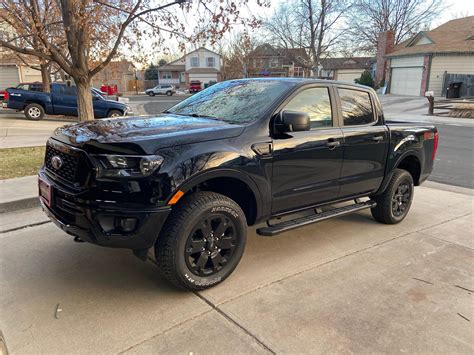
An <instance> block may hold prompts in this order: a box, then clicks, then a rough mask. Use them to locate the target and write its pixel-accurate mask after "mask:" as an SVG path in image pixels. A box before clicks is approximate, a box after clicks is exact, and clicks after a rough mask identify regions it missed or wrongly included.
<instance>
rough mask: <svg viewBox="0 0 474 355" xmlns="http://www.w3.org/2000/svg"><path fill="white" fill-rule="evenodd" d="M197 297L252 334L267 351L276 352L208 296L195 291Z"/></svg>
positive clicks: (249, 334) (248, 333)
mask: <svg viewBox="0 0 474 355" xmlns="http://www.w3.org/2000/svg"><path fill="white" fill-rule="evenodd" d="M193 293H194V294H195V295H196V296H197V297H199V298H200V299H201V300H203V301H204V302H205V303H206V304H208V305H209V306H210V307H211V308H212V309H214V310H215V311H216V312H217V313H218V314H220V315H221V316H222V317H224V318H225V319H226V320H228V321H229V322H231V323H232V324H234V325H235V326H236V327H237V328H239V329H240V330H242V331H243V332H244V333H245V334H247V335H248V336H250V337H251V338H252V339H253V340H255V342H257V344H259V345H260V346H261V347H262V348H264V349H265V350H266V351H268V352H269V353H271V354H276V352H275V351H274V350H272V349H271V348H270V346H268V345H267V344H265V343H264V342H263V341H262V340H261V339H259V338H258V337H257V336H256V335H255V334H253V333H252V332H251V331H250V330H248V329H247V328H245V327H244V326H243V325H241V324H240V323H239V322H237V321H236V320H235V319H233V318H232V317H231V316H229V315H228V314H227V313H225V312H224V311H223V310H222V309H220V308H219V307H218V306H216V305H215V304H214V303H212V302H211V301H209V300H208V299H207V298H206V297H204V296H203V295H201V294H199V293H198V292H193Z"/></svg>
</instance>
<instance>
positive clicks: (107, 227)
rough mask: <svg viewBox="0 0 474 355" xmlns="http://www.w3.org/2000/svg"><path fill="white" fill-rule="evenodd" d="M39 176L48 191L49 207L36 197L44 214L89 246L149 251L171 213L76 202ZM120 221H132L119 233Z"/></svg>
mask: <svg viewBox="0 0 474 355" xmlns="http://www.w3.org/2000/svg"><path fill="white" fill-rule="evenodd" d="M40 176H41V178H42V179H43V180H46V181H47V182H48V183H50V184H51V188H52V199H51V201H52V202H51V206H47V205H46V203H45V202H44V201H43V200H42V199H41V198H40V201H41V205H42V207H43V211H44V212H45V213H46V215H47V216H48V217H49V218H50V219H51V221H52V222H54V223H55V224H56V225H57V226H58V227H59V228H60V229H62V230H63V231H64V232H66V233H67V234H69V235H72V236H74V237H79V238H80V239H82V240H84V241H86V242H89V243H92V244H97V245H100V246H105V247H112V248H126V249H148V248H151V247H152V246H153V245H154V244H155V241H156V239H157V238H158V235H159V233H160V231H161V229H162V227H163V225H164V223H165V221H166V219H167V218H168V215H169V213H170V212H171V208H170V207H169V206H163V207H157V208H153V209H146V210H137V209H122V208H120V206H114V208H103V207H99V206H92V205H90V204H89V203H88V202H87V201H84V203H77V202H76V198H75V196H74V194H68V193H67V192H65V191H64V190H63V189H59V187H58V186H57V185H56V184H55V183H54V181H52V180H51V179H49V178H48V177H47V176H46V174H45V173H44V172H43V171H40ZM123 220H129V221H133V223H132V226H133V227H132V228H130V229H129V230H128V231H124V230H122V226H120V221H123ZM117 222H119V223H117Z"/></svg>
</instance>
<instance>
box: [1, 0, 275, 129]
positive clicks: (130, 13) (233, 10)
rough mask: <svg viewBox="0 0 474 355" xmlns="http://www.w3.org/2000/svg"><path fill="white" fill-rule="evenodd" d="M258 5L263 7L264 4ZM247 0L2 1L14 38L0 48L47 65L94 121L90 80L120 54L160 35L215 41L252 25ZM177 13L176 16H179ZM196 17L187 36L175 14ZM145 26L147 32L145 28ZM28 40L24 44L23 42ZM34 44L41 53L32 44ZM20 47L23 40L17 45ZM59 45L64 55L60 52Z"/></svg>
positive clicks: (182, 41) (253, 20) (82, 115)
mask: <svg viewBox="0 0 474 355" xmlns="http://www.w3.org/2000/svg"><path fill="white" fill-rule="evenodd" d="M256 1H257V5H260V6H268V4H267V3H265V2H264V1H263V0H256ZM247 2H248V0H238V1H232V0H215V1H214V0H195V1H187V0H3V1H2V2H1V3H0V9H3V10H4V11H3V12H1V13H0V21H3V22H6V23H8V24H9V25H10V26H12V27H13V28H14V30H15V32H16V35H17V38H18V39H21V40H22V41H26V43H28V45H21V44H18V43H15V41H5V40H2V39H0V45H1V46H4V47H6V48H9V49H11V50H13V51H15V52H17V53H20V54H24V55H31V56H35V57H38V58H40V59H42V60H46V61H52V62H55V63H57V65H58V66H59V67H60V68H61V69H62V70H63V71H64V72H65V73H66V74H68V75H70V76H71V77H72V78H73V79H74V82H75V84H76V86H77V92H78V95H77V102H78V111H79V118H80V120H88V119H93V118H94V112H93V106H92V94H91V79H92V77H93V76H94V75H96V74H97V73H99V72H100V71H101V70H102V69H104V67H105V66H107V65H108V64H109V63H110V61H111V60H112V59H114V58H116V57H117V56H118V55H119V54H120V48H121V47H128V48H131V47H133V46H135V45H136V44H137V43H139V42H140V40H142V39H143V38H144V37H145V36H148V37H149V38H150V39H154V40H155V44H161V43H163V41H164V38H165V36H169V37H171V38H175V39H177V40H178V41H180V45H181V47H182V48H184V46H185V44H186V43H189V42H192V41H203V40H205V39H209V40H210V41H211V43H212V41H214V40H215V39H216V38H220V37H221V36H222V34H223V33H224V32H226V31H228V30H229V29H230V27H231V25H232V24H233V23H235V22H237V21H239V22H240V23H245V24H247V25H249V26H253V25H254V24H256V23H257V22H258V21H257V19H256V18H255V17H254V16H249V17H245V18H244V17H242V16H241V14H240V11H239V8H238V6H239V5H245V4H247ZM180 11H181V12H180ZM189 12H192V13H193V14H198V17H199V18H196V19H195V20H196V23H198V25H197V26H196V27H195V28H194V29H193V30H194V32H193V33H192V34H189V35H187V34H186V33H187V31H186V29H187V28H186V26H185V23H184V21H183V17H182V16H179V14H180V13H183V14H185V13H189ZM144 26H147V29H144ZM28 40H29V41H28ZM34 40H38V41H39V45H40V46H41V49H40V50H38V48H37V47H35V46H34V45H32V44H31V43H32V42H33V41H34ZM22 43H25V42H22ZM60 45H62V46H63V47H64V48H66V51H63V50H61V48H62V47H61V46H60Z"/></svg>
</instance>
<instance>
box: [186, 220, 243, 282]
mask: <svg viewBox="0 0 474 355" xmlns="http://www.w3.org/2000/svg"><path fill="white" fill-rule="evenodd" d="M237 242H238V239H237V235H236V230H235V226H234V223H233V222H232V220H230V218H228V217H227V216H225V215H223V214H212V215H209V216H206V217H205V218H204V219H203V220H202V221H200V222H199V223H198V225H197V226H196V227H195V228H194V229H193V231H192V232H191V235H190V236H189V237H188V241H187V243H186V249H185V257H186V264H187V265H188V267H189V270H190V271H191V272H192V273H193V274H195V275H198V276H210V275H212V274H215V273H216V272H218V271H220V270H221V269H222V268H223V267H225V265H226V264H227V263H228V262H229V260H230V259H231V258H232V255H233V253H234V250H235V247H236V245H237Z"/></svg>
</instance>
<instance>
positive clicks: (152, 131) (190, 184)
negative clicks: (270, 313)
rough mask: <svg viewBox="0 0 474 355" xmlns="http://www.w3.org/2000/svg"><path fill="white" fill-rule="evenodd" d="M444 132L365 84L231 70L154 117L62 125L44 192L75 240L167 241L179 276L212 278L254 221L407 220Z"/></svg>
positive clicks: (167, 261) (52, 143) (175, 279)
mask: <svg viewBox="0 0 474 355" xmlns="http://www.w3.org/2000/svg"><path fill="white" fill-rule="evenodd" d="M437 145H438V132H437V129H436V128H435V127H434V126H431V125H412V124H408V123H387V122H386V121H385V119H384V116H383V113H382V108H381V106H380V103H379V100H378V98H377V95H376V93H375V92H374V91H373V90H372V89H370V88H368V87H365V86H359V85H351V84H345V83H339V82H335V81H326V80H308V79H293V78H287V79H283V78H262V79H241V80H231V81H225V82H221V83H218V84H216V85H213V86H211V87H210V88H208V89H206V90H203V91H202V92H199V93H198V94H196V95H194V96H191V97H189V98H187V99H186V100H184V101H182V102H180V103H178V104H176V105H175V106H173V107H172V108H170V109H168V110H167V111H165V112H163V113H162V114H159V115H157V116H154V117H131V118H115V119H105V120H97V121H89V122H81V123H78V124H74V125H70V126H65V127H61V128H58V129H57V130H56V131H55V132H54V134H53V136H52V137H51V138H50V139H49V140H48V143H47V147H46V157H45V162H44V166H43V167H42V168H41V170H40V171H39V193H40V200H41V203H42V206H43V209H44V211H45V212H46V214H47V215H48V216H49V218H50V219H51V220H52V221H53V222H54V223H56V224H57V225H58V226H59V228H61V229H62V230H63V231H64V232H66V233H67V234H70V235H71V236H73V237H74V239H75V240H76V241H84V242H89V243H93V244H97V245H100V246H105V247H114V248H128V249H131V250H133V252H134V254H135V255H136V256H138V257H140V258H142V259H143V260H146V258H147V255H148V251H149V249H154V254H155V258H156V262H157V265H158V267H159V271H160V272H161V273H162V274H163V275H164V276H165V277H166V278H167V279H168V280H169V281H171V282H172V283H173V284H175V285H176V286H178V287H181V288H185V289H189V290H202V289H205V288H208V287H211V286H214V285H216V284H218V283H220V282H222V281H223V280H225V279H226V278H227V277H228V276H229V275H230V274H231V273H232V272H233V270H234V269H235V268H236V267H237V264H238V263H239V261H240V259H241V257H242V254H243V252H244V248H245V242H246V235H247V227H248V226H252V225H259V228H258V229H257V234H259V235H261V236H268V237H271V236H274V235H277V234H279V233H282V232H287V231H291V230H293V229H295V228H300V227H303V226H305V225H308V224H311V223H315V222H319V221H322V220H325V219H328V218H333V217H337V216H342V215H345V214H348V213H354V212H357V211H361V210H364V209H370V210H371V212H372V216H373V217H374V218H375V219H376V220H377V221H379V222H381V223H386V224H394V223H399V222H401V221H402V220H403V219H404V218H405V217H406V216H407V214H408V211H409V210H410V206H411V204H412V201H413V194H414V186H417V185H420V184H421V183H422V182H423V181H425V180H426V179H427V178H428V176H429V174H430V173H431V171H432V169H433V162H434V160H435V154H436V148H437ZM299 212H305V213H299ZM310 212H311V213H310ZM282 216H285V218H284V219H281V218H279V217H282ZM283 220H284V221H283ZM288 238H291V235H288Z"/></svg>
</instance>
